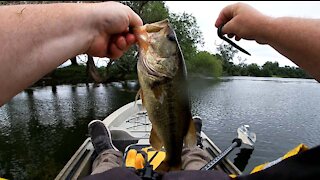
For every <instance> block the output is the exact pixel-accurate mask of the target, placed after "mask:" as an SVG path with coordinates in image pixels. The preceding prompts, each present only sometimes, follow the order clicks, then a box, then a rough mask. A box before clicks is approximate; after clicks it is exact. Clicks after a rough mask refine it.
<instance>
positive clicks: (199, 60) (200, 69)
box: [187, 51, 222, 77]
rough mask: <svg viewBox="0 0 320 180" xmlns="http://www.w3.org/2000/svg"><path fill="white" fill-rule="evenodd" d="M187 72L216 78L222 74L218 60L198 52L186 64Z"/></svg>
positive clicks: (207, 53)
mask: <svg viewBox="0 0 320 180" xmlns="http://www.w3.org/2000/svg"><path fill="white" fill-rule="evenodd" d="M187 67H188V72H191V73H196V74H201V75H205V76H213V77H218V76H221V74H222V64H221V61H220V60H218V58H217V57H216V56H215V55H213V54H210V53H209V52H206V51H201V52H198V53H197V54H196V55H195V56H194V58H193V59H192V60H190V61H188V62H187Z"/></svg>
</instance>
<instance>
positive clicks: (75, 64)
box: [70, 56, 79, 66]
mask: <svg viewBox="0 0 320 180" xmlns="http://www.w3.org/2000/svg"><path fill="white" fill-rule="evenodd" d="M70 61H71V65H72V66H78V65H79V64H78V63H77V56H75V57H73V58H71V59H70Z"/></svg>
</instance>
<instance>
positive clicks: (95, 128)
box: [88, 120, 119, 154]
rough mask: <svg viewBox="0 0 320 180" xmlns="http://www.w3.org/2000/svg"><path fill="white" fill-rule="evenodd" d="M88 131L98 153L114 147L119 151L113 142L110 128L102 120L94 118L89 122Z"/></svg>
mask: <svg viewBox="0 0 320 180" xmlns="http://www.w3.org/2000/svg"><path fill="white" fill-rule="evenodd" d="M88 131H89V134H90V137H91V142H92V144H93V147H94V150H95V151H96V153H97V154H100V153H101V152H103V151H105V150H108V149H114V150H116V151H119V150H118V149H117V148H116V147H115V146H114V145H113V144H112V139H111V133H110V130H109V129H108V128H107V127H106V126H105V125H104V124H103V122H102V121H100V120H93V121H91V122H90V123H89V124H88Z"/></svg>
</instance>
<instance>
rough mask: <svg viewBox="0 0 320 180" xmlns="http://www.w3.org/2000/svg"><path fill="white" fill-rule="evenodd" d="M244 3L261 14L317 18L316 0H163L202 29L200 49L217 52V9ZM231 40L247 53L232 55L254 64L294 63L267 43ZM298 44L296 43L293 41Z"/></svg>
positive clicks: (318, 6) (171, 9) (317, 5)
mask: <svg viewBox="0 0 320 180" xmlns="http://www.w3.org/2000/svg"><path fill="white" fill-rule="evenodd" d="M236 2H244V3H247V4H249V5H251V6H252V7H254V8H255V9H257V10H259V11H260V12H262V13H263V14H265V15H269V16H272V17H282V16H292V17H301V18H318V19H319V18H320V10H319V9H320V1H166V3H165V4H166V6H167V7H168V8H169V11H170V12H174V13H183V12H186V13H189V14H192V15H193V16H194V17H195V18H196V19H197V24H198V26H199V28H200V31H201V32H202V35H203V38H204V42H205V46H204V47H203V48H201V50H206V51H209V52H211V53H214V54H215V53H217V51H216V47H217V45H219V44H221V43H222V42H223V40H221V39H220V38H219V37H218V36H217V29H216V27H215V26H214V23H215V21H216V19H217V18H218V15H219V13H220V11H221V10H222V9H223V8H224V7H225V6H227V5H230V4H234V3H236ZM231 40H232V41H233V42H235V43H236V44H238V45H239V46H240V47H242V48H243V49H245V50H247V51H248V52H249V53H251V56H248V55H246V54H244V53H242V52H239V53H238V54H237V55H236V56H240V57H241V58H242V59H245V58H246V59H247V60H246V61H245V63H247V64H251V63H257V64H258V65H260V66H262V65H263V64H264V63H265V62H266V61H272V62H278V63H279V65H280V66H285V65H288V66H295V67H296V65H295V64H294V63H292V62H291V61H290V60H289V59H287V58H286V57H284V56H282V55H281V54H279V53H278V52H277V51H276V50H274V49H273V48H271V47H270V46H268V45H260V44H258V43H256V42H255V41H248V40H243V39H242V40H240V41H235V40H234V39H231ZM297 43H300V42H297ZM234 63H236V64H237V63H238V60H237V58H235V59H234Z"/></svg>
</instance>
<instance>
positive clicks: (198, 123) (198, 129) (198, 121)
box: [192, 116, 203, 148]
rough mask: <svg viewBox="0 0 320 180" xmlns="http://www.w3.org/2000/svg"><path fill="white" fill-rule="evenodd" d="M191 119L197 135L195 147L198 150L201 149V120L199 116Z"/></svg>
mask: <svg viewBox="0 0 320 180" xmlns="http://www.w3.org/2000/svg"><path fill="white" fill-rule="evenodd" d="M192 119H193V122H194V125H195V128H196V133H197V146H198V147H200V148H203V145H202V138H201V129H202V119H201V117H200V116H194V117H193V118H192Z"/></svg>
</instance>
